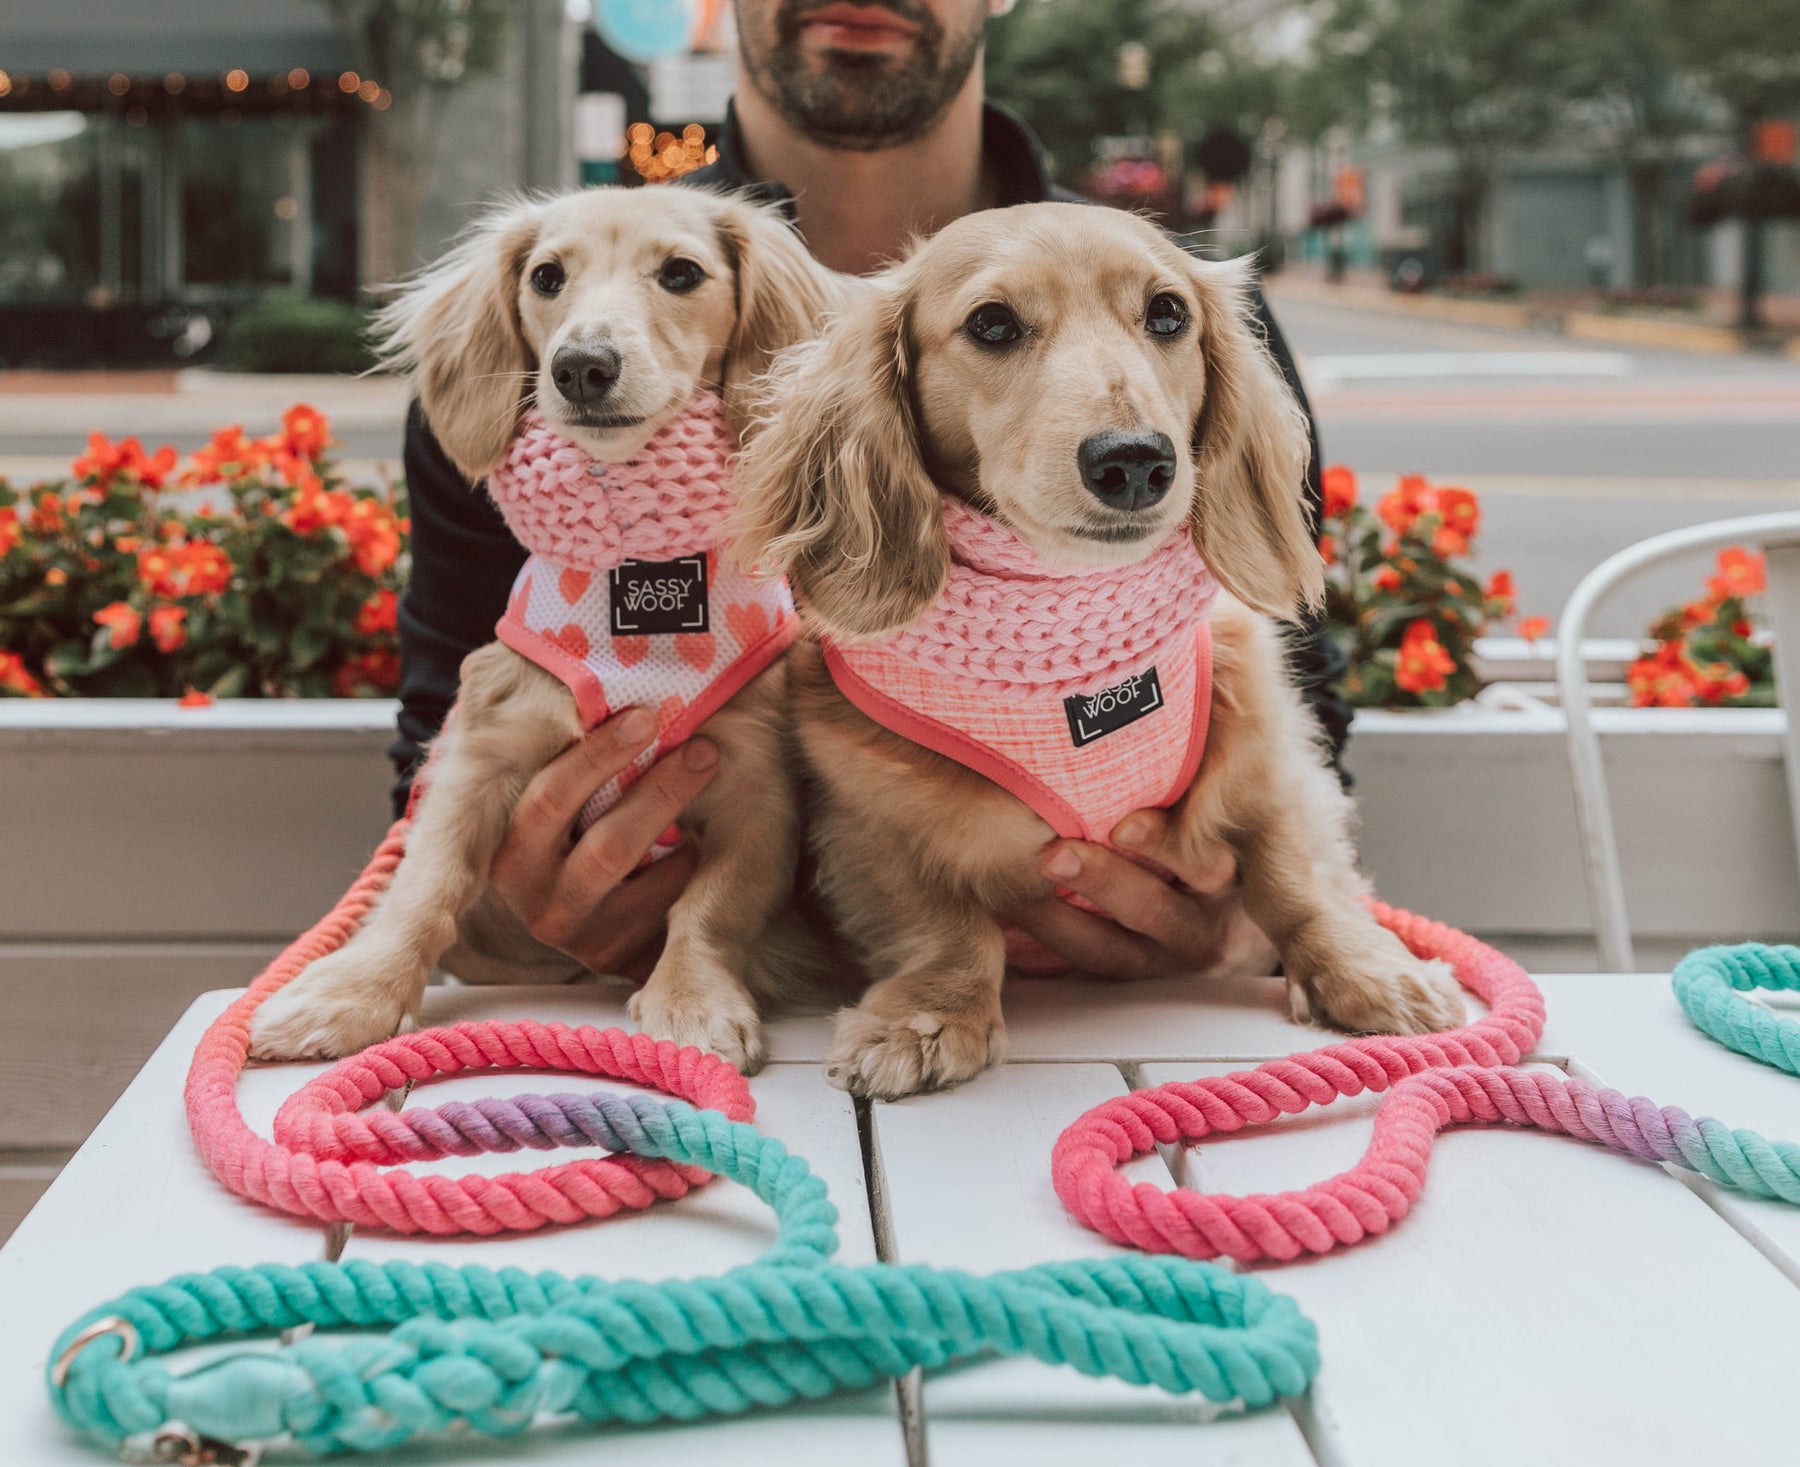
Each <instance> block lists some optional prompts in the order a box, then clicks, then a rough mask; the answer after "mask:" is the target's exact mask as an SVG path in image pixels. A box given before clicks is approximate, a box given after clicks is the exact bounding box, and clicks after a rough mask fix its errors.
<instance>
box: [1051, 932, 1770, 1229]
mask: <svg viewBox="0 0 1800 1467" xmlns="http://www.w3.org/2000/svg"><path fill="white" fill-rule="evenodd" d="M1375 911H1376V915H1377V916H1378V917H1379V918H1380V919H1381V921H1382V922H1383V923H1384V924H1385V925H1387V926H1388V927H1390V928H1391V929H1393V931H1395V932H1396V933H1398V934H1399V936H1400V937H1401V939H1402V940H1403V941H1404V942H1405V943H1406V944H1407V946H1408V947H1409V948H1411V949H1412V951H1413V952H1414V953H1415V954H1416V955H1417V956H1419V957H1441V958H1447V959H1449V960H1450V961H1451V963H1452V964H1453V965H1454V966H1455V968H1456V972H1457V976H1458V978H1460V979H1461V980H1462V982H1463V984H1464V986H1465V987H1467V988H1468V989H1469V990H1470V991H1471V992H1473V993H1475V994H1476V995H1477V996H1478V997H1481V998H1483V999H1486V1000H1487V1001H1488V1003H1489V1005H1490V1008H1491V1012H1490V1013H1489V1015H1488V1016H1487V1017H1486V1018H1485V1019H1482V1020H1480V1021H1478V1022H1477V1023H1475V1024H1472V1025H1470V1026H1469V1027H1468V1028H1466V1029H1458V1030H1454V1031H1452V1032H1450V1033H1446V1034H1428V1035H1423V1036H1420V1037H1418V1038H1385V1037H1379V1036H1377V1037H1371V1038H1365V1039H1355V1040H1350V1041H1348V1042H1346V1043H1342V1044H1332V1045H1327V1046H1326V1047H1325V1048H1323V1049H1319V1050H1313V1051H1309V1052H1304V1053H1300V1054H1294V1055H1289V1056H1288V1057H1287V1058H1286V1059H1280V1060H1271V1061H1270V1062H1269V1063H1267V1064H1263V1065H1258V1066H1257V1067H1256V1068H1255V1069H1253V1070H1245V1071H1240V1072H1238V1073H1236V1074H1231V1075H1225V1076H1220V1077H1217V1078H1209V1079H1203V1080H1195V1081H1182V1082H1176V1083H1173V1084H1169V1085H1163V1086H1159V1087H1157V1088H1155V1089H1151V1090H1140V1091H1137V1092H1135V1093H1134V1094H1131V1095H1128V1096H1124V1097H1122V1098H1120V1099H1117V1100H1111V1101H1107V1102H1106V1103H1104V1104H1102V1105H1099V1106H1096V1107H1094V1109H1092V1110H1090V1111H1089V1112H1088V1113H1087V1114H1086V1115H1084V1116H1082V1117H1081V1118H1080V1119H1079V1120H1077V1121H1076V1122H1075V1123H1074V1124H1073V1125H1071V1126H1070V1127H1069V1128H1068V1129H1067V1130H1065V1131H1064V1132H1063V1134H1062V1135H1061V1136H1060V1137H1059V1138H1058V1139H1057V1143H1056V1147H1055V1151H1054V1154H1053V1157H1052V1162H1051V1167H1052V1175H1053V1177H1054V1181H1055V1185H1056V1191H1057V1195H1058V1196H1060V1197H1061V1198H1062V1200H1063V1204H1064V1205H1065V1206H1066V1207H1067V1208H1068V1209H1069V1211H1070V1212H1072V1213H1073V1214H1074V1215H1075V1216H1076V1217H1077V1218H1079V1219H1080V1220H1081V1221H1082V1222H1083V1223H1085V1224H1086V1225H1087V1226H1089V1227H1091V1228H1093V1229H1095V1230H1096V1231H1098V1232H1101V1233H1103V1234H1105V1235H1106V1236H1107V1237H1109V1238H1111V1239H1112V1240H1113V1241H1114V1242H1117V1243H1128V1244H1133V1245H1135V1246H1137V1247H1139V1248H1143V1249H1146V1250H1148V1251H1151V1252H1159V1253H1181V1254H1185V1255H1186V1256H1188V1257H1190V1258H1214V1257H1219V1256H1221V1255H1224V1256H1229V1257H1231V1258H1235V1259H1237V1260H1239V1261H1241V1262H1251V1261H1255V1260H1259V1259H1265V1258H1275V1259H1281V1260H1290V1259H1294V1258H1298V1257H1300V1256H1301V1255H1302V1254H1305V1253H1327V1252H1329V1251H1330V1250H1332V1249H1333V1248H1337V1247H1340V1246H1342V1245H1345V1244H1349V1243H1358V1242H1361V1241H1362V1240H1363V1239H1364V1238H1366V1237H1368V1236H1369V1235H1371V1234H1379V1233H1383V1232H1386V1231H1387V1229H1388V1228H1389V1227H1390V1226H1392V1225H1393V1224H1394V1223H1395V1222H1397V1221H1399V1220H1400V1219H1401V1218H1402V1217H1404V1216H1405V1215H1406V1214H1407V1212H1408V1211H1409V1210H1410V1209H1411V1207H1412V1204H1413V1202H1414V1200H1415V1199H1416V1198H1417V1197H1418V1195H1419V1192H1420V1190H1421V1189H1422V1188H1423V1186H1424V1184H1425V1174H1426V1169H1427V1167H1428V1166H1429V1164H1430V1160H1431V1149H1432V1144H1433V1141H1434V1139H1435V1137H1436V1135H1437V1133H1438V1132H1439V1131H1440V1130H1442V1129H1443V1128H1444V1127H1445V1126H1451V1125H1466V1124H1469V1123H1471V1122H1494V1121H1507V1122H1511V1123H1512V1124H1514V1125H1523V1126H1535V1127H1537V1128H1538V1129H1540V1130H1545V1131H1556V1132H1561V1133H1562V1134H1565V1135H1569V1136H1575V1137H1578V1138H1580V1139H1581V1140H1584V1141H1595V1142H1598V1143H1600V1144H1601V1145H1603V1146H1609V1147H1611V1148H1613V1149H1614V1150H1618V1151H1626V1152H1630V1153H1632V1154H1634V1155H1636V1156H1641V1157H1644V1158H1646V1159H1647V1160H1651V1161H1659V1162H1673V1163H1674V1164H1676V1165H1678V1166H1682V1167H1686V1168H1688V1169H1689V1170H1691V1171H1697V1172H1700V1173H1702V1174H1703V1175H1705V1176H1707V1177H1710V1178H1711V1179H1712V1180H1713V1181H1715V1182H1718V1183H1721V1184H1722V1185H1724V1186H1728V1187H1733V1188H1736V1189H1737V1190H1739V1191H1743V1192H1747V1193H1749V1194H1750V1195H1752V1196H1756V1197H1767V1198H1777V1199H1780V1200H1782V1201H1785V1202H1792V1203H1797V1204H1800V1146H1796V1145H1795V1144H1794V1143H1792V1142H1787V1141H1769V1140H1767V1139H1766V1138H1764V1137H1762V1136H1760V1135H1758V1134H1757V1133H1756V1132H1754V1131H1744V1130H1733V1129H1731V1128H1730V1127H1728V1126H1726V1125H1724V1124H1723V1123H1722V1122H1719V1121H1715V1120H1711V1119H1705V1118H1702V1119H1699V1120H1696V1119H1694V1118H1693V1117H1691V1116H1689V1115H1688V1114H1687V1112H1686V1111H1683V1110H1679V1109H1676V1108H1674V1107H1658V1106H1657V1105H1655V1104H1653V1103H1652V1102H1651V1101H1648V1100H1645V1099H1644V1098H1642V1097H1641V1096H1639V1097H1631V1096H1627V1095H1624V1094H1623V1093H1621V1092H1620V1091H1617V1090H1599V1089H1596V1088H1594V1087H1593V1086H1591V1085H1586V1084H1584V1083H1582V1082H1581V1081H1579V1080H1571V1079H1566V1078H1564V1077H1563V1076H1560V1075H1550V1074H1543V1073H1537V1072H1533V1071H1526V1070H1518V1069H1512V1068H1507V1067H1508V1066H1511V1065H1513V1064H1514V1063H1515V1062H1516V1061H1517V1060H1518V1059H1519V1058H1520V1057H1521V1056H1522V1055H1523V1054H1524V1053H1525V1052H1526V1051H1528V1050H1529V1048H1530V1047H1531V1045H1533V1044H1535V1043H1536V1042H1537V1040H1538V1037H1539V1036H1540V1035H1541V1033H1542V1032H1543V1022H1544V1007H1543V998H1542V995H1540V994H1539V993H1538V990H1537V988H1536V986H1535V985H1534V984H1532V982H1531V980H1530V979H1529V978H1528V977H1526V976H1525V973H1524V971H1523V970H1522V969H1520V968H1519V967H1518V965H1517V964H1515V963H1513V962H1512V961H1511V960H1510V959H1508V958H1506V957H1504V956H1503V955H1501V954H1500V953H1497V952H1495V951H1494V950H1493V949H1492V948H1489V947H1487V946H1485V945H1484V944H1482V943H1480V942H1477V941H1476V940H1475V939H1474V938H1472V937H1468V936H1466V935H1465V934H1463V933H1459V932H1456V931H1455V930H1454V929H1451V928H1447V927H1444V926H1442V925H1441V924H1438V923H1435V922H1430V921H1427V920H1425V919H1423V918H1419V917H1415V916H1413V915H1411V914H1410V913H1406V912H1400V911H1396V910H1395V909H1392V908H1388V907H1383V906H1381V905H1379V904H1377V905H1376V907H1375ZM1675 981H1676V992H1677V994H1678V995H1681V1001H1682V1005H1683V1007H1684V1008H1686V1009H1687V1011H1688V1013H1689V1014H1690V1015H1691V1016H1693V1017H1694V1020H1695V1022H1696V1023H1697V1024H1699V1025H1700V1027H1701V1028H1702V1029H1704V1030H1706V1032H1707V1033H1709V1034H1712V1035H1713V1036H1714V1037H1715V1038H1720V1039H1722V1041H1723V1042H1725V1043H1727V1044H1730V1045H1731V1046H1732V1047H1733V1048H1736V1049H1741V1050H1742V1051H1743V1052H1744V1053H1746V1054H1753V1055H1755V1056H1756V1057H1757V1058H1765V1059H1767V1060H1768V1062H1769V1063H1771V1064H1778V1065H1782V1066H1783V1067H1784V1068H1789V1069H1792V1068H1794V1065H1793V1059H1794V1057H1795V1056H1796V1055H1800V1048H1794V1047H1793V1046H1794V1044H1795V1039H1796V1037H1800V1025H1795V1024H1793V1023H1792V1022H1791V1021H1785V1020H1776V1019H1774V1017H1773V1016H1772V1015H1768V1014H1765V1013H1762V1012H1761V1011H1759V1010H1754V1009H1752V1006H1751V1005H1749V1004H1747V1003H1745V1002H1744V1000H1743V999H1742V998H1740V997H1738V996H1737V995H1736V993H1735V992H1734V991H1733V990H1734V989H1739V988H1747V987H1752V986H1760V987H1780V988H1800V950H1796V949H1793V948H1786V949H1776V948H1755V947H1750V948H1714V949H1709V950H1707V951H1705V952H1702V953H1697V954H1694V955H1693V956H1692V957H1690V958H1688V959H1687V960H1686V961H1684V963H1683V964H1682V965H1681V967H1680V968H1679V969H1677V973H1676V980H1675ZM1734 1006H1735V1007H1734ZM1740 1010H1742V1011H1744V1012H1740ZM1784 1024H1785V1026H1786V1027H1785V1028H1783V1027H1782V1026H1783V1025H1784ZM1727 1035H1729V1036H1730V1037H1726V1036H1727ZM1390 1089H1391V1093H1390V1094H1388V1096H1387V1097H1386V1099H1385V1100H1383V1102H1382V1104H1381V1108H1380V1109H1379V1110H1378V1111H1377V1112H1376V1116H1375V1125H1374V1133H1373V1135H1372V1136H1371V1138H1370V1141H1369V1146H1368V1149H1367V1150H1366V1151H1365V1152H1364V1153H1363V1157H1362V1160H1361V1161H1359V1162H1358V1163H1357V1164H1356V1166H1354V1167H1352V1168H1351V1169H1350V1170H1349V1171H1346V1172H1342V1173H1340V1174H1339V1175H1337V1176H1335V1177H1332V1178H1330V1179H1328V1180H1326V1181H1323V1182H1320V1183H1317V1184H1316V1185H1314V1186H1311V1187H1307V1188H1303V1189H1300V1190H1298V1191H1293V1192H1283V1193H1279V1194H1273V1195H1259V1196H1249V1197H1228V1196H1211V1195H1207V1194H1203V1193H1199V1192H1194V1191H1190V1190H1187V1189H1185V1188H1177V1189H1174V1190H1171V1191H1164V1190H1163V1189H1161V1188H1158V1187H1154V1186H1151V1185H1150V1184H1148V1183H1140V1184H1138V1185H1137V1186H1132V1185H1131V1184H1129V1183H1128V1182H1126V1180H1125V1179H1124V1178H1123V1177H1121V1176H1119V1175H1118V1173H1117V1172H1116V1171H1115V1170H1114V1168H1115V1167H1116V1166H1117V1165H1118V1164H1119V1163H1120V1162H1123V1161H1126V1160H1128V1159H1130V1158H1131V1157H1134V1156H1140V1155H1143V1154H1144V1153H1145V1152H1148V1151H1149V1150H1150V1149H1151V1148H1152V1147H1153V1146H1155V1145H1157V1144H1159V1143H1161V1144H1168V1143H1171V1142H1181V1141H1194V1140H1199V1139H1201V1138H1202V1137H1205V1136H1209V1135H1214V1134H1218V1133H1221V1132H1224V1133H1229V1132H1234V1131H1239V1130H1243V1129H1245V1128H1246V1127H1250V1126H1257V1125H1263V1124H1266V1123H1267V1122H1269V1121H1272V1120H1274V1119H1275V1118H1276V1117H1277V1116H1279V1115H1294V1114H1297V1113H1298V1112H1300V1111H1303V1110H1306V1109H1307V1108H1309V1107H1311V1106H1315V1105H1328V1104H1330V1103H1331V1102H1332V1101H1333V1100H1336V1099H1337V1098H1338V1097H1339V1096H1341V1095H1358V1094H1360V1093H1362V1092H1363V1091H1364V1090H1372V1091H1382V1090H1390Z"/></svg>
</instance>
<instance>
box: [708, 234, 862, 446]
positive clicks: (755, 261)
mask: <svg viewBox="0 0 1800 1467" xmlns="http://www.w3.org/2000/svg"><path fill="white" fill-rule="evenodd" d="M715 228H716V229H717V230H718V235H719V245H720V248H722V249H723V250H724V252H725V257H726V259H728V260H730V261H731V268H732V271H733V274H734V276H735V281H736V289H737V322H736V324H735V325H734V326H733V327H732V330H731V340H730V342H729V344H728V345H727V346H726V349H725V372H724V380H723V382H722V383H721V392H722V395H723V396H724V399H725V413H726V417H727V418H728V420H729V421H730V423H731V426H732V429H733V430H734V431H735V432H736V433H737V434H738V435H739V436H740V437H743V436H745V433H746V429H748V428H749V427H750V426H751V424H750V411H749V395H748V394H747V393H746V392H745V390H744V389H745V388H746V387H748V386H749V384H750V383H751V382H753V381H754V380H755V379H756V378H758V377H760V376H761V375H762V374H763V373H764V372H765V371H767V370H768V367H769V363H770V362H771V361H772V360H774V358H775V356H776V355H777V353H779V352H782V351H785V350H786V349H787V348H788V347H790V346H793V345H794V344H795V343H796V342H800V341H805V340H806V339H807V338H809V337H810V336H812V335H813V334H814V333H815V332H816V331H817V330H818V329H819V326H820V323H821V322H822V321H823V320H824V319H825V313H826V312H827V311H828V310H829V309H830V308H831V307H833V306H835V305H838V304H841V303H842V302H843V301H844V300H845V299H847V296H848V291H847V286H848V281H847V280H846V279H845V278H844V277H840V276H838V275H837V274H836V273H835V272H833V271H831V270H827V269H826V268H825V267H824V266H823V265H821V264H819V263H818V261H816V260H814V259H813V257H812V256H811V255H810V254H808V253H807V249H806V245H805V243H804V242H803V241H802V240H801V238H800V236H799V235H798V234H796V233H795V232H794V230H793V229H792V227H790V226H789V225H788V223H787V221H786V220H784V219H783V218H782V217H781V216H780V215H779V214H777V213H775V211H774V210H772V209H769V208H766V207H763V206H761V205H757V204H753V203H750V202H749V201H747V200H745V199H738V198H729V199H726V200H725V201H724V202H723V207H722V209H721V211H720V214H719V217H718V219H717V221H716V224H715Z"/></svg>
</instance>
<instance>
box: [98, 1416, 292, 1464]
mask: <svg viewBox="0 0 1800 1467" xmlns="http://www.w3.org/2000/svg"><path fill="white" fill-rule="evenodd" d="M119 1460H120V1461H121V1462H128V1463H131V1464H133V1467H256V1464H257V1463H258V1462H260V1461H261V1460H262V1448H261V1447H260V1446H255V1445H252V1446H248V1447H237V1446H233V1445H232V1444H231V1443H230V1442H222V1441H218V1440H217V1439H215V1438H213V1437H210V1436H201V1435H200V1433H199V1432H197V1431H195V1430H194V1429H193V1428H192V1427H191V1426H184V1425H182V1423H181V1422H179V1421H171V1422H170V1423H169V1424H168V1425H167V1426H164V1427H161V1428H160V1429H158V1431H157V1432H156V1434H155V1435H154V1436H153V1437H151V1438H150V1440H149V1443H148V1444H147V1445H145V1446H142V1447H134V1446H132V1445H131V1444H130V1443H126V1444H125V1445H124V1446H121V1447H120V1448H119Z"/></svg>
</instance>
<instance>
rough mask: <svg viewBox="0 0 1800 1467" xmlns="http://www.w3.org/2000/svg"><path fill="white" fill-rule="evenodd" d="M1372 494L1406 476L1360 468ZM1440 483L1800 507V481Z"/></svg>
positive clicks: (1497, 478) (1512, 491) (1500, 479)
mask: <svg viewBox="0 0 1800 1467" xmlns="http://www.w3.org/2000/svg"><path fill="white" fill-rule="evenodd" d="M1356 476H1357V478H1358V479H1360V480H1361V481H1362V483H1363V484H1364V485H1366V486H1368V488H1369V489H1370V490H1371V491H1374V492H1377V493H1386V492H1387V486H1388V485H1390V484H1392V483H1393V482H1394V480H1396V479H1397V478H1399V477H1400V474H1399V472H1398V471H1396V470H1391V469H1358V470H1357V471H1356ZM1431 477H1432V478H1433V479H1434V480H1435V481H1437V482H1438V483H1440V484H1454V485H1457V486H1458V487H1460V488H1464V489H1473V490H1474V491H1475V492H1476V493H1477V494H1484V495H1493V496H1495V497H1497V498H1501V499H1665V500H1718V501H1724V500H1733V499H1740V500H1752V501H1758V502H1761V501H1764V500H1767V501H1770V502H1773V503H1785V504H1800V479H1688V478H1669V479H1646V478H1625V477H1606V476H1600V475H1596V476H1594V477H1592V478H1586V477H1582V476H1579V475H1573V474H1457V473H1449V472H1435V473H1433V474H1432V476H1431Z"/></svg>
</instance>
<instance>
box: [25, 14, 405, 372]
mask: <svg viewBox="0 0 1800 1467" xmlns="http://www.w3.org/2000/svg"><path fill="white" fill-rule="evenodd" d="M387 100H390V99H387V98H386V97H385V94H384V93H383V92H382V91H381V89H380V88H379V86H378V85H377V84H375V83H374V82H368V83H366V84H365V82H364V80H363V78H360V77H357V76H355V74H354V73H353V72H352V71H351V70H350V69H349V61H348V52H347V49H346V48H345V46H344V45H343V43H342V41H341V40H340V38H339V36H338V34H337V32H336V30H335V28H334V26H333V23H332V20H331V18H330V14H329V12H328V11H327V9H326V8H325V7H324V6H321V5H316V4H311V3H307V0H259V3H258V4H256V5H254V6H246V7H242V8H236V9H233V8H228V7H223V6H219V5H217V4H214V3H211V0H157V3H156V4H154V5H118V4H109V3H105V0H7V4H6V5H5V6H4V7H0V363H5V364H10V365H21V364H33V365H60V364H64V363H69V362H93V361H96V360H107V361H110V362H113V363H116V364H119V365H126V364H128V363H129V362H130V361H131V360H133V359H136V360H154V359H158V358H167V357H169V356H174V357H176V358H177V359H179V358H180V357H181V356H182V355H184V354H191V352H192V350H193V349H195V346H196V345H197V344H199V345H203V344H204V341H203V338H205V337H206V336H207V335H208V334H209V332H210V329H211V324H212V323H213V322H215V321H216V319H217V317H218V315H219V314H220V313H221V312H223V311H228V310H229V309H230V308H231V307H232V306H233V305H234V304H236V303H241V302H242V301H244V300H247V299H250V298H253V297H255V296H257V295H259V294H261V293H262V292H264V291H267V290H270V289H276V288H279V289H286V290H291V291H295V292H299V293H304V294H309V295H325V296H336V297H340V298H344V299H349V298H350V297H352V296H353V295H354V294H355V291H356V288H357V268H356V259H357V217H356V216H357V209H356V201H357V148H356V134H357V125H358V121H359V114H360V113H363V112H366V111H368V110H370V109H373V108H379V107H381V106H382V105H384V102H385V101H387ZM184 348H186V351H185V352H184Z"/></svg>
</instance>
